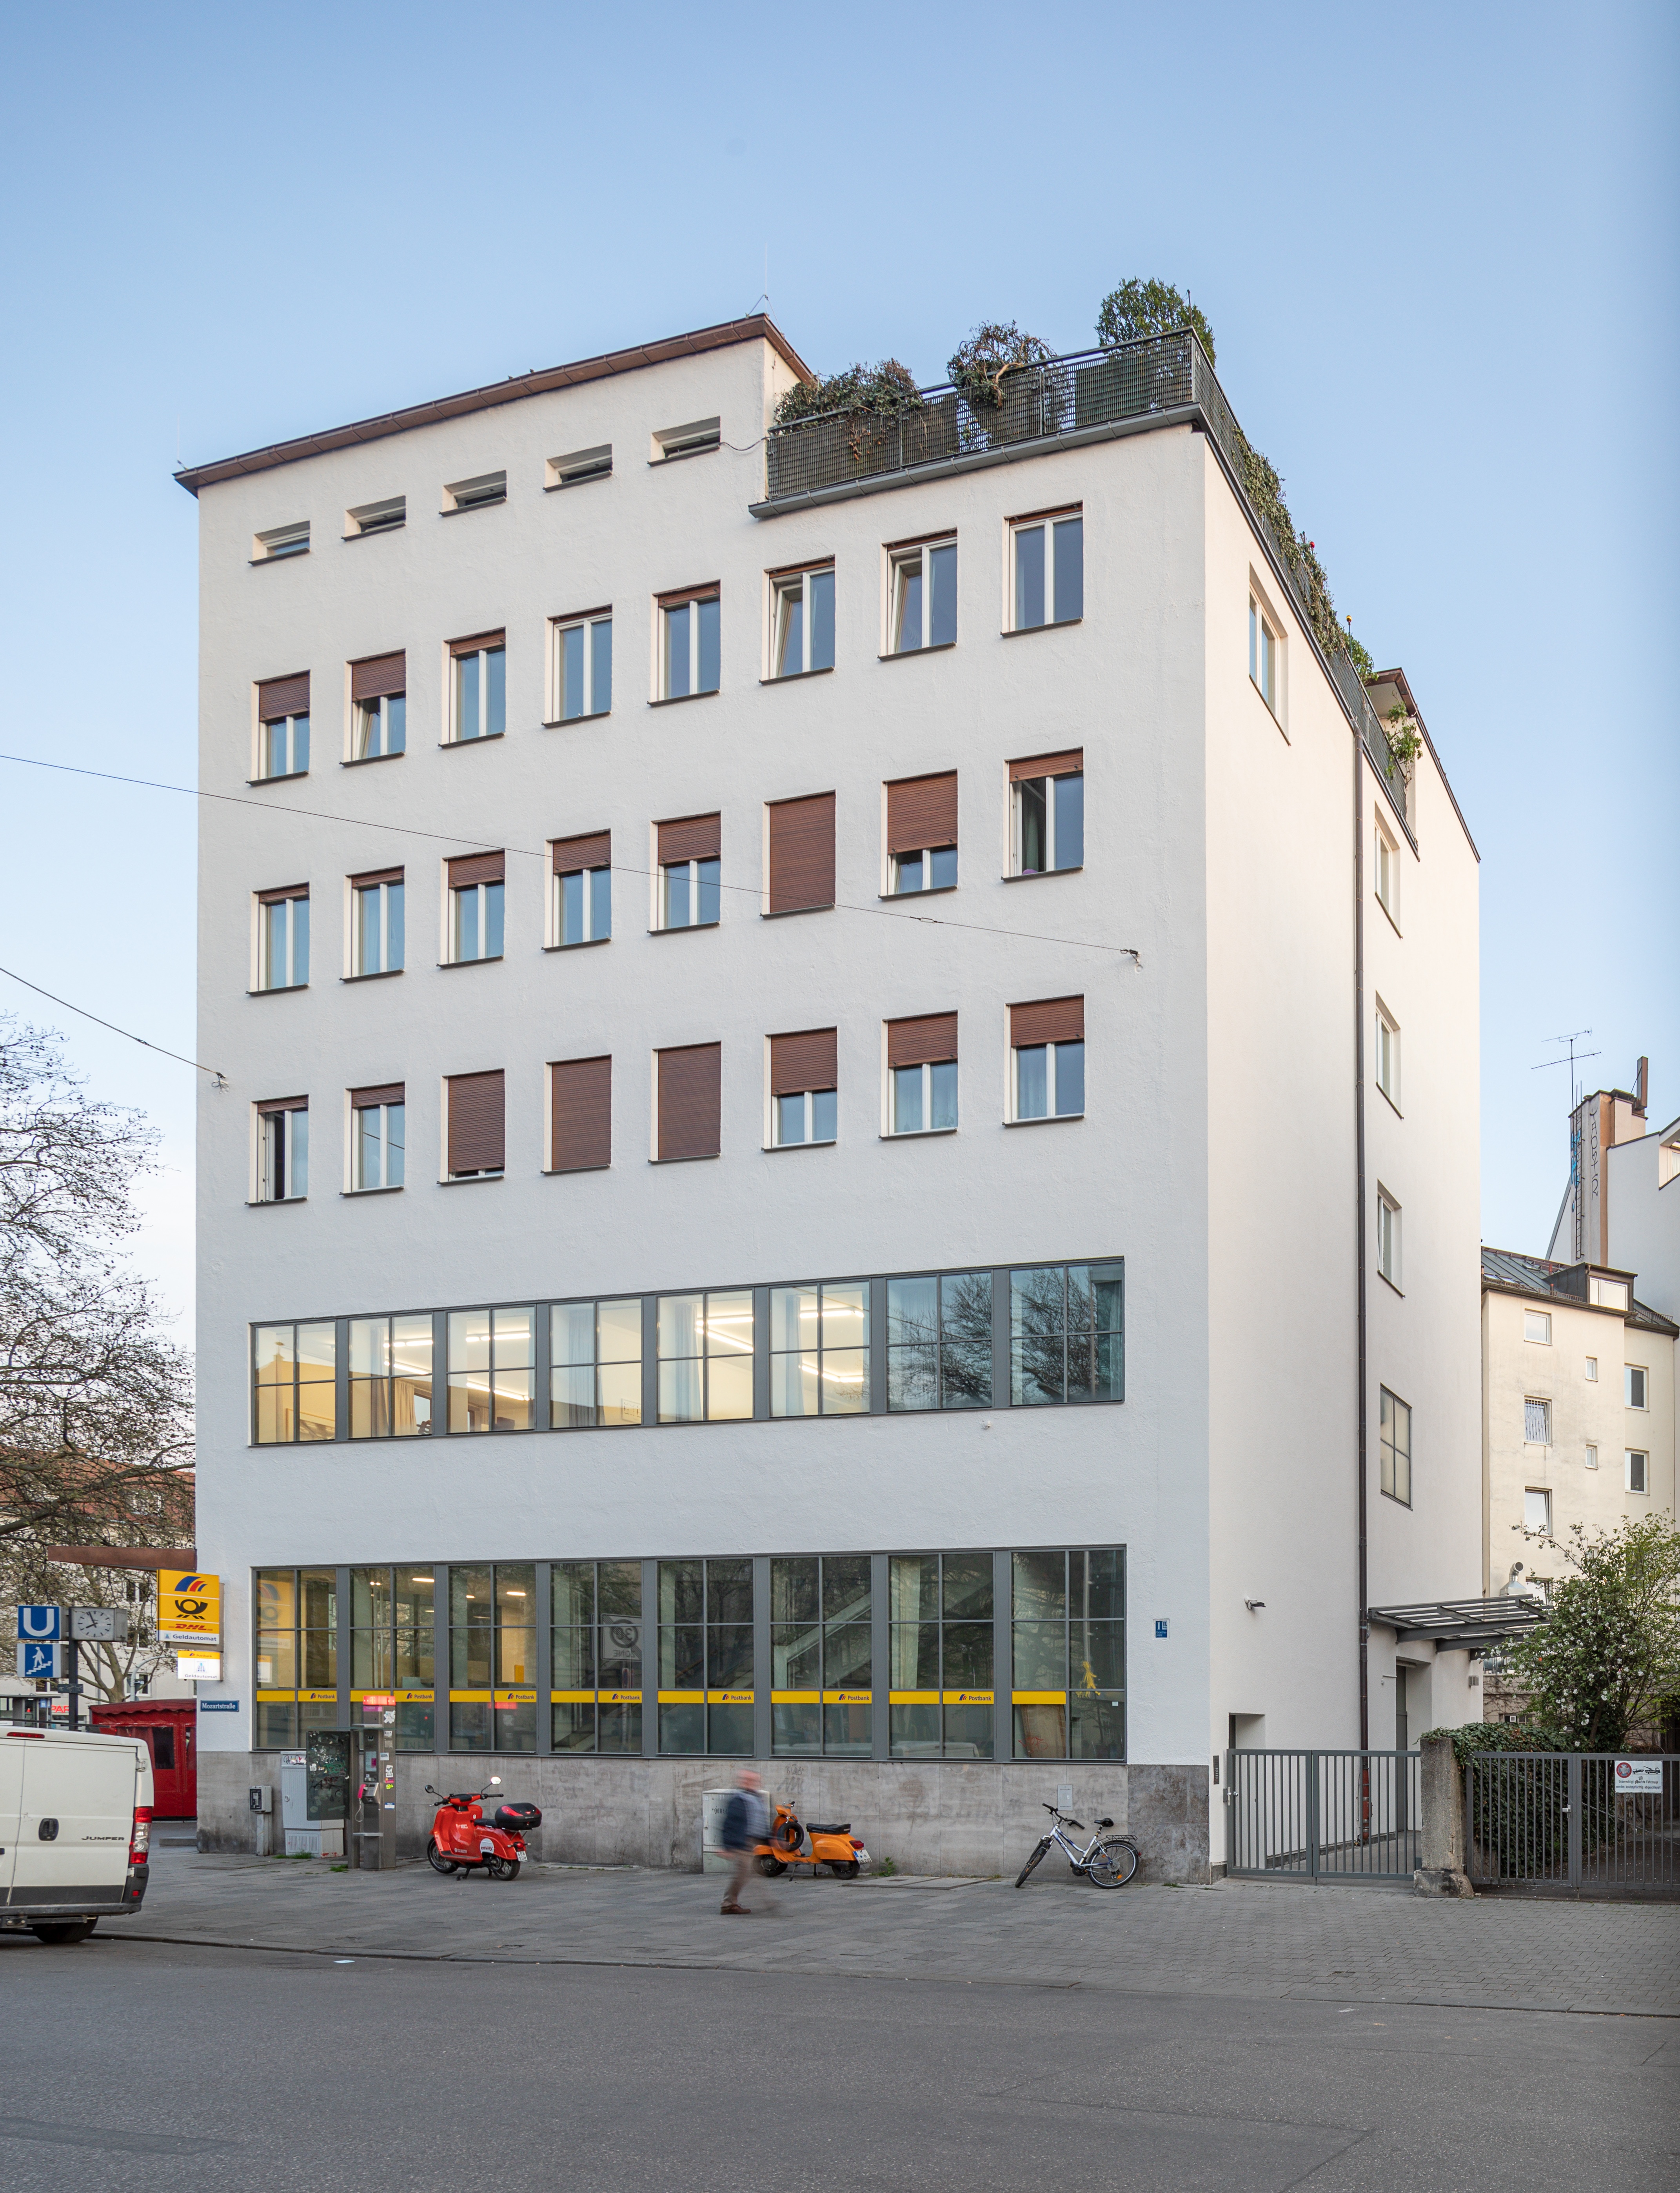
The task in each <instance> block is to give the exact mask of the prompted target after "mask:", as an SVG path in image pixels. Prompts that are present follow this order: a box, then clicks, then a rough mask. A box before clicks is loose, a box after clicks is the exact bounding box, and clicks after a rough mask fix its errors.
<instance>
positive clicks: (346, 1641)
mask: <svg viewBox="0 0 1680 2193" xmlns="http://www.w3.org/2000/svg"><path fill="white" fill-rule="evenodd" d="M339 1322H340V1325H343V1324H344V1323H345V1322H346V1320H344V1319H342V1318H340V1320H339ZM333 1595H334V1598H335V1599H336V1600H338V1610H337V1612H338V1619H337V1623H336V1629H337V1635H336V1637H335V1639H334V1643H335V1644H336V1645H337V1646H338V1652H337V1656H336V1657H337V1661H338V1679H339V1680H338V1691H339V1703H338V1726H340V1728H348V1727H349V1726H351V1715H350V1678H351V1652H352V1650H353V1646H354V1639H355V1635H356V1631H355V1626H354V1624H355V1611H354V1608H353V1606H352V1605H351V1597H350V1571H349V1570H348V1569H347V1568H342V1569H334V1572H333Z"/></svg>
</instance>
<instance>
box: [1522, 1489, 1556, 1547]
mask: <svg viewBox="0 0 1680 2193" xmlns="http://www.w3.org/2000/svg"><path fill="white" fill-rule="evenodd" d="M1523 1529H1524V1530H1525V1531H1538V1532H1541V1533H1542V1534H1543V1535H1544V1536H1545V1537H1551V1494H1550V1493H1549V1492H1546V1490H1545V1488H1544V1487H1543V1486H1538V1485H1529V1486H1524V1487H1523Z"/></svg>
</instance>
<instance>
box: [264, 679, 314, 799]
mask: <svg viewBox="0 0 1680 2193" xmlns="http://www.w3.org/2000/svg"><path fill="white" fill-rule="evenodd" d="M308 770H309V673H308V672H307V671H306V670H305V671H300V673H298V675H297V676H296V677H294V678H269V679H264V680H263V682H262V683H261V684H259V686H258V687H257V775H258V776H259V777H261V778H264V779H266V778H269V777H273V776H306V774H307V773H308Z"/></svg>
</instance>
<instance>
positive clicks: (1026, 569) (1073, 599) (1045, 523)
mask: <svg viewBox="0 0 1680 2193" xmlns="http://www.w3.org/2000/svg"><path fill="white" fill-rule="evenodd" d="M1009 556H1010V562H1011V564H1012V565H1013V572H1014V587H1013V588H1012V590H1011V591H1012V597H1013V601H1014V623H1013V625H1012V626H1011V627H1010V629H1011V630H1012V631H1014V632H1031V631H1032V630H1033V629H1034V628H1035V627H1037V626H1039V625H1045V624H1072V623H1074V622H1075V621H1077V619H1078V618H1080V617H1082V616H1084V614H1085V525H1084V519H1083V516H1082V515H1081V513H1080V512H1078V511H1077V510H1071V511H1067V512H1063V513H1060V514H1058V513H1057V512H1048V513H1047V514H1046V515H1044V516H1043V517H1039V518H1020V519H1018V520H1017V521H1016V522H1015V523H1014V524H1012V525H1011V526H1010V528H1009Z"/></svg>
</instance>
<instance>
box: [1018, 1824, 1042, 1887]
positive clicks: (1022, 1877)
mask: <svg viewBox="0 0 1680 2193" xmlns="http://www.w3.org/2000/svg"><path fill="white" fill-rule="evenodd" d="M1049 1847H1050V1838H1049V1836H1048V1835H1046V1836H1045V1838H1044V1840H1043V1842H1041V1843H1040V1844H1039V1846H1038V1847H1037V1850H1036V1851H1034V1852H1033V1853H1032V1855H1031V1858H1028V1860H1027V1862H1026V1864H1025V1865H1024V1866H1023V1867H1022V1868H1021V1869H1020V1872H1019V1873H1018V1874H1017V1875H1015V1887H1017V1888H1025V1887H1026V1876H1027V1875H1028V1874H1030V1873H1031V1870H1032V1869H1033V1867H1034V1866H1035V1865H1037V1863H1038V1861H1039V1859H1040V1858H1043V1855H1044V1853H1045V1852H1046V1851H1047V1850H1049Z"/></svg>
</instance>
